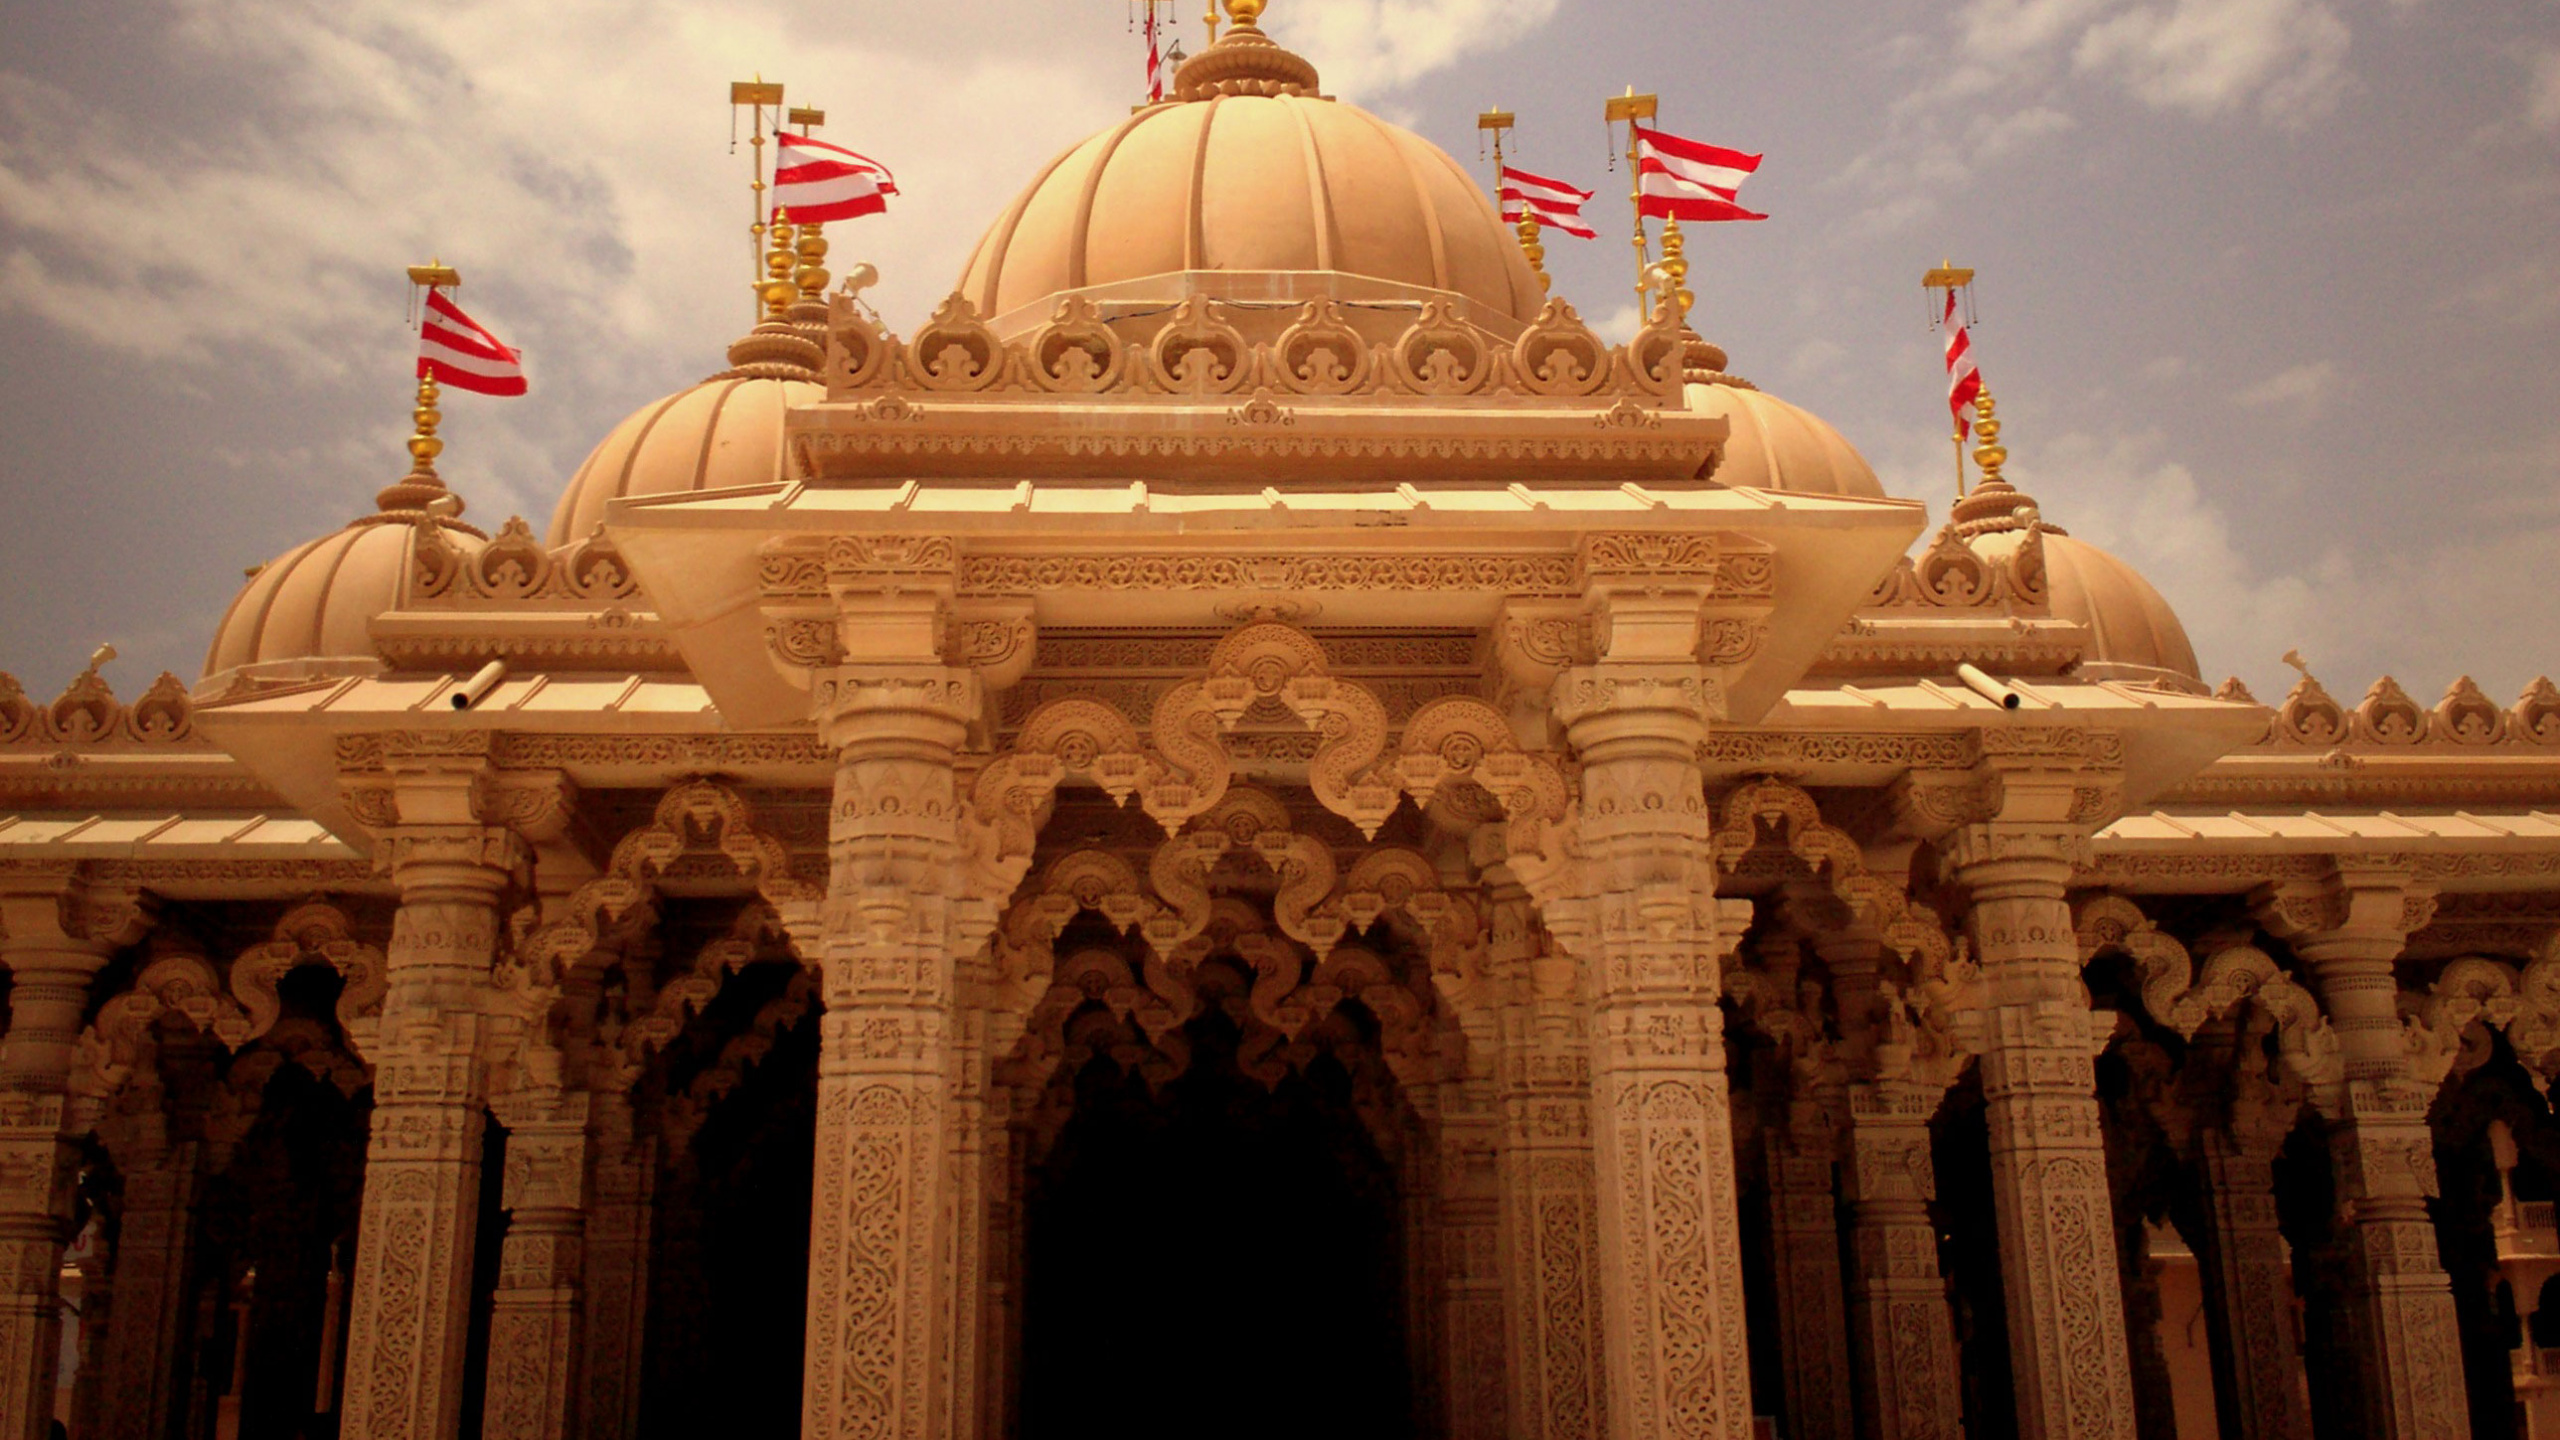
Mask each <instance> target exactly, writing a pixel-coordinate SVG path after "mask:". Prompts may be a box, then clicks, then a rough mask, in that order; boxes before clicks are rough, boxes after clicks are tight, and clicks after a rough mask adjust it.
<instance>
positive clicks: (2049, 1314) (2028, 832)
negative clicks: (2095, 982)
mask: <svg viewBox="0 0 2560 1440" xmlns="http://www.w3.org/2000/svg"><path fill="white" fill-rule="evenodd" d="M1980 783H1981V784H1982V785H1983V786H1985V787H1986V788H1987V789H1988V790H1989V791H1990V792H1991V795H1992V799H1991V800H1990V803H1989V805H1988V807H1987V808H1988V809H1989V810H1990V811H1991V813H1993V814H1994V815H1995V816H1997V817H1998V818H1995V819H1992V820H1988V821H1984V822H1980V823H1974V824H1970V825H1966V826H1964V827H1962V828H1960V829H1958V830H1957V831H1956V832H1955V833H1954V834H1953V835H1952V836H1951V837H1949V839H1948V840H1947V841H1946V842H1943V848H1944V849H1945V851H1946V853H1947V856H1948V858H1949V859H1950V860H1952V861H1953V862H1954V865H1953V868H1954V871H1955V875H1956V878H1957V880H1958V881H1959V882H1960V883H1961V884H1962V885H1963V886H1964V887H1965V889H1966V890H1967V892H1968V895H1969V903H1968V904H1967V906H1966V910H1965V928H1966V931H1967V933H1968V934H1969V935H1970V936H1971V937H1972V940H1973V949H1974V955H1975V956H1976V958H1977V960H1978V961H1979V963H1980V965H1981V967H1982V980H1983V987H1984V992H1985V994H1984V1000H1985V1008H1986V1012H1987V1013H1986V1015H1985V1020H1984V1026H1983V1032H1984V1034H1983V1040H1984V1044H1983V1054H1982V1060H1981V1066H1982V1070H1981V1073H1982V1092H1983V1099H1984V1101H1985V1104H1986V1109H1987V1111H1988V1119H1989V1122H1990V1131H1991V1184H1992V1196H1993V1200H1994V1203H1995V1204H1996V1206H1997V1208H1998V1219H1999V1232H2000V1278H2001V1288H2002V1291H2003V1293H2004V1294H2005V1296H2006V1298H2007V1302H2008V1318H2009V1351H2010V1360H2011V1364H2012V1366H2013V1368H2014V1374H2015V1375H2016V1378H2017V1399H2018V1433H2019V1436H2020V1437H2021V1440H2096V1437H2105V1440H2133V1435H2134V1405H2133V1381H2132V1375H2131V1370H2130V1366H2129V1363H2128V1358H2129V1352H2128V1350H2127V1349H2126V1342H2125V1322H2124V1290H2123V1286H2122V1284H2121V1283H2120V1282H2119V1280H2118V1278H2117V1272H2116V1246H2115V1224H2114V1220H2113V1216H2112V1210H2113V1205H2112V1201H2111V1197H2110V1192H2109V1189H2108V1184H2107V1158H2106V1149H2105V1143H2104V1140H2103V1138H2102V1136H2101V1133H2100V1131H2099V1127H2098V1101H2097V1080H2096V1071H2095V1068H2094V1064H2093V1061H2092V1057H2093V1055H2094V1053H2095V1048H2096V1047H2095V1045H2094V1043H2093V1038H2094V1037H2093V1026H2092V1024H2091V1021H2090V1017H2089V999H2088V992H2087V989H2086V988H2085V987H2084V986H2083V984H2082V983H2081V979H2080V952H2079V946H2078V942H2077V940H2076V939H2075V938H2074V935H2073V931H2072V920H2071V910H2070V907H2069V906H2068V905H2067V904H2065V903H2064V899H2063V894H2064V889H2065V887H2066V886H2067V885H2068V884H2069V883H2070V880H2071V870H2072V857H2073V856H2074V855H2075V854H2076V853H2077V851H2078V849H2079V847H2080V846H2081V845H2082V844H2083V843H2085V837H2086V831H2085V830H2084V829H2082V828H2081V826H2082V825H2083V824H2084V823H2085V822H2086V817H2088V816H2090V815H2092V814H2096V813H2103V812H2104V811H2105V810H2106V809H2107V808H2109V807H2110V805H2111V797H2110V796H2109V795H2108V794H2107V789H2106V787H2104V786H2103V785H2092V784H2091V783H2089V782H2088V781H2085V780H2081V781H2075V777H2073V776H2071V775H2069V774H2067V773H2066V774H2062V775H2017V774H2012V775H2005V776H1999V777H1995V778H1986V779H1984V780H1983V781H1981V782H1980ZM1979 793H1981V792H1979V791H1978V792H1977V794H1979Z"/></svg>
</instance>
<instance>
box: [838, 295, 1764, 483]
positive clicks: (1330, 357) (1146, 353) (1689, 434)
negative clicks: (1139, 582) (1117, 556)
mask: <svg viewBox="0 0 2560 1440" xmlns="http://www.w3.org/2000/svg"><path fill="white" fill-rule="evenodd" d="M1460 309H1461V306H1460V302H1459V301H1458V300H1457V299H1456V298H1455V297H1435V298H1426V299H1420V300H1408V301H1398V302H1396V303H1395V304H1393V305H1384V304H1368V303H1365V302H1360V301H1354V300H1343V299H1338V298H1336V297H1333V296H1329V295H1322V296H1317V297H1315V298H1311V299H1307V300H1304V301H1302V302H1300V303H1298V304H1297V305H1296V307H1295V309H1294V310H1293V311H1289V312H1287V313H1288V315H1289V318H1288V321H1287V323H1286V324H1285V325H1283V324H1278V323H1277V322H1278V319H1279V317H1278V316H1277V315H1275V314H1274V313H1273V311H1274V310H1275V305H1274V304H1273V303H1271V302H1246V301H1241V300H1236V301H1230V300H1224V299H1219V298H1214V297H1210V296H1203V295H1196V294H1195V295H1190V296H1188V297H1186V298H1184V299H1182V300H1180V301H1179V302H1178V303H1176V304H1174V305H1172V306H1171V307H1169V308H1168V307H1164V306H1154V307H1147V308H1132V306H1131V305H1130V304H1124V303H1121V302H1112V303H1111V308H1110V313H1108V314H1106V313H1105V310H1104V307H1103V306H1102V305H1100V304H1097V302H1096V300H1095V298H1094V297H1092V296H1088V295H1081V294H1068V295H1065V296H1062V297H1060V298H1059V299H1058V300H1057V301H1056V303H1055V304H1054V306H1053V307H1052V309H1051V311H1050V316H1049V319H1048V321H1047V323H1045V324H1043V325H1039V326H1035V327H1032V328H1030V329H1028V330H1026V331H1024V332H1022V333H1020V334H1017V335H1015V336H1013V337H1011V338H1009V339H1008V338H1006V337H1005V336H1003V335H1001V334H999V333H998V331H997V330H996V329H995V328H994V327H993V326H992V325H990V324H989V323H988V322H987V320H986V319H985V318H984V317H982V316H981V315H980V314H979V312H978V310H977V307H976V306H975V305H974V304H973V303H971V301H970V300H969V299H968V298H967V297H966V296H963V295H959V294H954V295H952V296H950V297H949V298H947V299H945V300H944V301H943V302H942V304H941V306H940V307H939V308H937V309H936V310H935V311H934V313H933V315H932V317H931V318H930V319H928V320H927V321H926V322H925V324H924V325H923V326H922V327H921V328H919V329H918V330H917V331H916V333H915V334H914V335H913V336H912V337H911V338H906V339H901V338H899V337H897V336H895V335H892V334H890V333H889V331H888V330H887V329H886V327H884V326H883V325H882V324H881V323H880V322H879V321H878V320H877V319H876V318H875V317H874V316H873V315H872V314H871V313H870V312H869V311H868V310H867V309H866V308H865V307H863V306H861V305H859V304H857V303H855V302H854V301H853V300H852V299H851V298H850V297H845V296H838V297H836V298H835V300H834V302H833V308H832V311H831V313H830V317H829V326H828V345H827V360H826V366H825V370H824V373H823V378H824V380H825V382H826V386H827V398H826V401H825V403H824V404H821V405H816V406H810V407H804V408H800V409H796V410H794V411H793V412H792V415H791V420H790V424H789V437H790V438H789V444H790V447H791V469H792V473H793V475H794V476H795V478H807V479H820V480H835V479H863V478H870V477H875V476H876V477H889V476H896V477H900V478H904V477H910V476H914V475H916V474H919V473H929V474H935V475H950V476H967V475H971V474H977V473H985V474H989V475H1004V476H1008V477H1022V476H1024V475H1031V476H1045V475H1055V476H1058V477H1060V478H1089V477H1091V476H1092V475H1093V474H1095V473H1096V467H1097V465H1099V466H1101V467H1103V468H1104V469H1106V470H1107V471H1108V472H1109V473H1112V474H1115V475H1140V474H1143V475H1149V476H1151V477H1152V476H1157V475H1164V476H1167V477H1169V478H1202V479H1217V478H1224V477H1226V476H1227V475H1229V474H1230V473H1232V476H1233V478H1237V479H1243V478H1256V479H1257V482H1259V479H1260V478H1266V477H1267V467H1268V463H1269V462H1270V461H1272V460H1274V459H1282V458H1286V459H1289V460H1292V461H1294V462H1296V463H1295V465H1294V467H1293V474H1296V475H1301V476H1303V475H1306V474H1308V473H1309V471H1310V468H1311V467H1312V469H1313V470H1314V471H1316V472H1327V471H1339V470H1345V469H1348V470H1354V471H1360V472H1381V471H1392V472H1393V473H1395V474H1396V475H1397V476H1398V477H1399V478H1402V477H1404V476H1406V475H1415V476H1416V478H1419V477H1420V475H1426V474H1433V473H1441V472H1452V466H1451V462H1463V461H1481V460H1492V461H1503V460H1509V461H1513V462H1516V463H1520V464H1523V465H1529V464H1534V465H1536V466H1538V467H1539V468H1540V470H1541V472H1542V473H1552V472H1554V471H1555V470H1557V469H1558V468H1559V467H1560V468H1561V469H1563V470H1564V471H1565V472H1567V473H1573V472H1576V471H1579V472H1582V473H1586V474H1590V475H1591V476H1592V478H1595V479H1598V478H1602V477H1603V476H1604V475H1605V478H1606V479H1607V480H1609V481H1610V482H1612V483H1615V482H1618V481H1626V480H1635V479H1646V480H1651V481H1657V482H1660V481H1685V480H1696V479H1699V478H1702V477H1704V476H1705V475H1706V474H1707V472H1708V471H1709V469H1710V467H1711V466H1712V465H1713V463H1714V461H1715V460H1716V458H1717V456H1718V455H1719V453H1720V451H1721V447H1722V444H1723V441H1724V438H1725V434H1726V426H1725V424H1724V422H1723V421H1722V420H1720V419H1718V418H1716V417H1713V416H1709V415H1704V414H1698V413H1694V412H1691V411H1690V410H1689V409H1688V407H1687V402H1686V399H1685V396H1684V385H1685V383H1686V379H1687V370H1686V364H1685V357H1686V354H1687V350H1688V341H1687V338H1686V336H1685V334H1684V332H1683V330H1682V327H1681V324H1680V322H1679V319H1678V317H1677V316H1676V315H1675V314H1673V313H1672V311H1671V310H1670V309H1669V308H1668V307H1667V306H1666V307H1663V308H1658V309H1657V310H1656V312H1655V314H1654V315H1653V317H1652V320H1651V323H1649V324H1648V325H1647V326H1646V327H1645V328H1644V329H1643V330H1641V331H1639V332H1637V334H1636V335H1635V336H1634V338H1633V339H1631V340H1629V341H1628V342H1627V343H1626V344H1625V345H1621V346H1612V345H1609V344H1608V343H1607V342H1605V341H1603V340H1601V339H1600V337H1599V336H1598V335H1596V334H1594V333H1593V332H1592V330H1591V329H1590V327H1589V326H1587V325H1585V324H1584V323H1583V321H1582V319H1581V317H1580V316H1579V315H1578V314H1576V313H1575V311H1574V309H1573V307H1572V306H1571V305H1570V304H1567V303H1566V302H1564V301H1562V300H1551V301H1549V302H1548V303H1547V304H1546V306H1545V307H1544V308H1543V309H1542V310H1540V311H1539V313H1538V316H1537V318H1536V319H1535V320H1534V321H1533V322H1532V323H1531V324H1530V325H1529V326H1528V328H1527V329H1525V330H1523V331H1522V332H1520V334H1519V335H1517V336H1516V337H1512V338H1507V339H1506V338H1504V337H1502V336H1499V335H1496V334H1494V333H1493V332H1491V331H1488V330H1486V329H1484V328H1483V327H1482V326H1479V325H1476V324H1473V323H1471V322H1470V321H1468V320H1466V319H1464V318H1462V316H1461V314H1460ZM1354 311H1358V312H1360V313H1358V314H1356V315H1355V314H1354V313H1352V312H1354ZM1373 312H1393V313H1395V314H1409V315H1410V319H1409V320H1406V321H1404V323H1402V324H1401V325H1400V326H1396V325H1393V322H1392V320H1390V319H1384V318H1381V314H1380V313H1373ZM1382 336H1383V338H1381V337H1382ZM1106 419H1107V423H1098V422H1102V421H1104V420H1106ZM1478 478H1479V479H1480V478H1481V477H1478Z"/></svg>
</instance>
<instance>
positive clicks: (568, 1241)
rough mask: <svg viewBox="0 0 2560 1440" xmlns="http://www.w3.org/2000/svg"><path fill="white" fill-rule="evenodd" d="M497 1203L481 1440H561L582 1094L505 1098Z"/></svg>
mask: <svg viewBox="0 0 2560 1440" xmlns="http://www.w3.org/2000/svg"><path fill="white" fill-rule="evenodd" d="M497 1113H498V1118H499V1120H500V1121H501V1122H503V1123H504V1124H505V1125H506V1127H507V1162H506V1163H507V1169H506V1174H505V1176H504V1177H503V1181H502V1185H503V1188H502V1189H501V1190H500V1192H499V1194H500V1199H499V1203H500V1204H502V1205H504V1206H505V1207H506V1209H507V1235H506V1239H505V1241H504V1242H503V1244H502V1247H501V1249H500V1251H499V1258H498V1289H497V1293H496V1294H495V1295H494V1296H493V1297H492V1298H491V1304H490V1314H489V1368H488V1374H489V1380H488V1390H487V1395H486V1400H485V1404H484V1407H483V1410H482V1419H481V1423H480V1433H481V1435H482V1436H483V1437H484V1440H569V1436H570V1434H571V1431H572V1429H573V1427H574V1425H575V1423H576V1415H577V1395H578V1385H577V1380H578V1376H577V1363H578V1353H579V1350H578V1324H579V1320H580V1318H581V1317H580V1313H579V1298H580V1297H579V1282H580V1279H581V1276H582V1273H583V1265H582V1262H583V1260H584V1258H585V1257H584V1245H585V1239H586V1219H587V1214H586V1211H587V1200H588V1192H587V1173H588V1172H587V1097H586V1096H584V1095H561V1094H557V1093H553V1094H536V1095H513V1096H509V1097H507V1099H506V1100H505V1101H503V1102H501V1104H500V1105H499V1107H498V1112H497Z"/></svg>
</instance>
